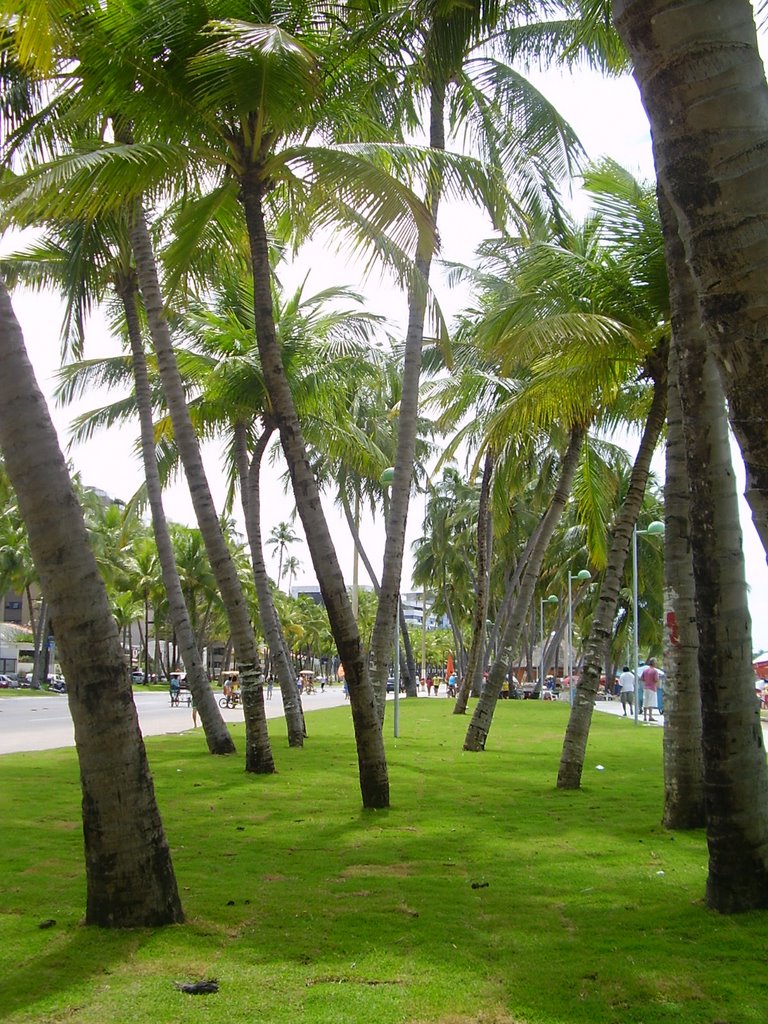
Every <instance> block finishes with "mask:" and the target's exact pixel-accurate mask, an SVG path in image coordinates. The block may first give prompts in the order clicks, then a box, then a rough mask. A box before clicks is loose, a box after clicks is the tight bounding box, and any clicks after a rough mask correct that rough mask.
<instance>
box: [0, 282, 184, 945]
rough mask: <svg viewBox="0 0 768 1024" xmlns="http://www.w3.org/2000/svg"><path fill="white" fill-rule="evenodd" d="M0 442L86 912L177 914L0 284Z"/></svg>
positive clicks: (125, 704)
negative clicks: (57, 699) (55, 694)
mask: <svg viewBox="0 0 768 1024" xmlns="http://www.w3.org/2000/svg"><path fill="white" fill-rule="evenodd" d="M0 363H1V364H2V367H1V370H2V372H0V392H2V395H1V396H0V397H1V399H2V400H1V401H0V449H1V450H2V452H3V455H4V458H5V467H6V470H7V473H8V476H9V478H10V480H11V482H12V484H13V486H14V489H15V491H16V494H17V496H18V500H19V507H20V509H21V512H22V516H23V518H24V521H25V523H26V526H27V530H28V533H29V542H30V548H31V551H32V555H33V557H34V559H35V564H36V565H37V568H38V572H39V573H40V584H41V587H42V590H43V593H44V595H45V597H46V600H47V602H48V604H49V606H50V610H51V617H52V619H53V622H54V624H55V630H56V644H57V647H58V651H59V657H60V660H61V663H62V667H63V668H64V671H65V674H66V676H67V679H68V681H69V691H68V701H69V706H70V710H71V712H72V718H73V720H74V725H75V743H76V748H77V756H78V761H79V765H80V784H81V787H82V791H83V803H82V807H83V834H84V839H85V860H86V883H87V895H86V914H85V919H86V922H87V923H88V924H96V925H100V926H103V927H151V926H155V925H163V924H171V923H177V922H179V921H181V920H182V919H183V912H182V909H181V902H180V900H179V895H178V890H177V886H176V880H175V877H174V872H173V866H172V863H171V857H170V852H169V849H168V844H167V841H166V838H165V834H164V830H163V826H162V822H161V819H160V814H159V811H158V808H157V803H156V801H155V794H154V787H153V784H152V778H151V775H150V773H149V766H148V764H147V758H146V752H145V749H144V744H143V741H142V738H141V733H140V731H139V725H138V719H137V716H136V708H135V706H134V703H133V700H132V696H131V686H130V680H129V677H128V667H127V665H126V662H125V658H124V656H123V651H122V648H121V646H120V638H119V635H118V631H117V627H116V625H115V621H114V619H113V618H112V615H111V613H110V610H109V603H108V598H107V593H106V589H105V587H104V584H103V581H102V580H101V577H100V576H99V573H98V570H97V567H96V562H95V559H94V557H93V553H92V552H91V549H90V546H89V544H88V537H87V534H86V531H85V527H84V524H83V518H82V512H81V510H80V506H79V504H78V502H77V500H76V498H75V495H74V492H73V489H72V483H71V480H70V478H69V474H68V472H67V468H66V465H65V462H64V458H63V456H62V454H61V451H60V449H59V447H58V443H57V440H56V433H55V430H54V428H53V425H52V423H51V421H50V418H49V416H48V411H47V409H46V406H45V401H44V399H43V396H42V394H41V393H40V390H39V388H38V387H37V384H36V381H35V378H34V374H33V372H32V367H31V365H30V363H29V360H28V358H27V356H26V352H25V349H24V342H23V338H22V334H21V330H20V328H19V325H18V322H17V321H16V318H15V316H14V314H13V309H12V307H11V303H10V299H9V296H8V292H7V291H6V289H5V286H4V285H2V284H0Z"/></svg>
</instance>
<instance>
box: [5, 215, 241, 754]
mask: <svg viewBox="0 0 768 1024" xmlns="http://www.w3.org/2000/svg"><path fill="white" fill-rule="evenodd" d="M73 265H74V266H76V267H77V269H78V270H79V271H80V272H81V274H80V276H79V277H78V276H77V274H74V275H73ZM6 267H7V268H8V269H9V270H10V271H11V272H12V273H13V275H14V277H15V278H17V279H20V280H22V281H25V282H26V283H28V284H33V285H35V286H37V287H42V286H46V285H51V284H53V285H55V286H58V287H59V288H61V289H62V290H63V291H64V293H65V298H66V299H67V304H68V318H67V320H66V321H65V324H64V327H63V334H64V337H65V338H70V337H72V335H73V334H74V330H73V328H77V326H78V325H81V324H82V320H83V316H84V314H85V312H86V310H87V309H88V308H89V306H90V304H91V303H92V302H93V301H95V300H97V299H99V298H102V297H103V296H104V295H105V293H107V292H108V291H109V290H113V291H114V293H115V294H116V295H117V297H118V299H119V302H120V305H121V308H122V312H123V315H124V317H125V325H126V332H127V335H128V340H129V344H130V347H131V354H132V360H131V370H132V377H133V384H134V394H135V407H136V410H137V411H138V415H139V424H140V431H141V434H140V436H141V453H142V461H143V466H144V479H145V486H146V491H147V499H148V501H149V505H150V510H151V513H152V527H153V531H154V537H155V544H156V546H157V556H158V559H159V562H160V567H161V572H162V578H163V584H164V586H165V590H166V594H167V596H168V602H169V614H170V617H171V621H172V623H173V628H174V632H175V634H176V637H177V640H178V642H179V645H180V649H181V656H182V660H183V662H184V667H185V669H186V672H187V679H188V682H189V686H190V691H191V693H192V695H193V697H194V699H195V704H196V707H197V709H198V711H199V713H200V721H201V724H202V726H203V732H204V734H205V737H206V741H207V743H208V748H209V750H210V751H211V753H216V754H230V753H233V752H234V749H235V747H234V743H233V741H232V737H231V735H230V733H229V729H228V728H227V725H226V723H225V722H224V719H223V718H222V715H221V712H220V710H219V707H218V705H217V704H216V700H215V698H214V696H213V692H212V690H211V687H210V684H209V681H208V676H207V673H206V672H205V668H204V666H203V664H202V660H201V657H200V651H199V646H198V644H197V643H196V642H195V638H194V634H193V631H192V627H191V623H190V618H189V609H188V608H187V606H186V605H185V602H184V596H183V593H182V590H181V586H180V583H179V578H178V572H177V567H176V562H175V559H174V552H173V546H172V543H171V537H170V533H169V529H168V524H167V521H166V518H165V511H164V508H163V502H162V486H161V481H160V475H159V472H158V467H157V458H156V454H155V439H154V428H153V422H152V408H153V395H152V392H151V389H150V380H149V376H148V371H147V364H146V356H145V351H144V341H143V338H142V326H141V322H140V318H139V310H138V308H137V283H136V277H135V273H134V270H133V267H132V266H131V263H130V257H129V251H128V244H127V239H126V237H125V230H124V225H123V224H122V222H121V221H120V220H107V221H106V222H102V223H96V224H86V223H84V222H82V221H75V222H69V223H67V224H66V225H65V226H63V227H61V228H60V229H59V230H58V231H57V232H56V231H51V232H50V233H49V236H48V238H46V239H44V240H43V241H42V242H40V243H38V244H37V245H36V246H34V247H33V248H32V249H31V250H29V251H27V252H24V253H21V254H19V255H18V257H17V258H15V259H13V258H11V259H9V260H7V261H6ZM78 342H79V339H78ZM75 347H76V349H77V350H79V349H80V344H79V343H78V344H77V345H76V346H75ZM68 379H69V382H70V389H69V391H68V390H67V387H66V385H65V387H64V393H65V394H70V395H71V394H74V393H76V390H77V387H78V378H77V377H76V376H74V375H71V376H70V377H69V378H68ZM88 429H89V428H88V427H87V426H86V428H85V431H84V436H85V437H87V436H88ZM145 601H146V595H145ZM145 644H146V645H147V647H146V657H145V672H146V671H147V668H148V660H149V658H148V650H149V637H148V636H145Z"/></svg>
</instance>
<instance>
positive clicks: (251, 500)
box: [235, 424, 306, 747]
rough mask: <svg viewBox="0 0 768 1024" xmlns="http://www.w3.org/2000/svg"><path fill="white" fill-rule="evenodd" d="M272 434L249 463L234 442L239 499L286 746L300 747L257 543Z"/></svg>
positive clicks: (299, 715)
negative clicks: (263, 463)
mask: <svg viewBox="0 0 768 1024" xmlns="http://www.w3.org/2000/svg"><path fill="white" fill-rule="evenodd" d="M242 432H243V431H241V430H239V429H238V427H237V426H236V427H235V434H236V438H237V436H238V435H240V434H241V433H242ZM273 432H274V427H272V426H271V425H269V424H266V425H265V427H264V430H263V431H262V432H261V434H260V436H259V437H258V438H257V441H256V445H255V447H254V451H253V454H252V456H251V458H250V462H249V460H248V453H247V451H246V447H245V444H244V442H243V440H242V438H240V439H239V440H236V446H237V462H238V472H239V475H240V496H241V500H242V504H243V515H244V516H245V530H246V533H247V535H248V546H249V548H250V550H251V565H252V567H253V582H254V586H255V587H256V596H257V597H258V599H259V617H260V619H261V629H262V632H263V634H264V639H265V640H266V641H267V646H268V648H269V655H270V659H271V669H272V671H273V672H274V673H275V675H276V676H277V679H278V682H279V684H280V692H281V694H282V698H283V711H284V713H285V723H286V727H287V730H288V746H289V747H303V746H304V737H305V736H306V725H305V722H304V712H303V711H302V707H301V696H300V694H299V687H298V685H297V684H296V676H295V674H294V671H293V668H292V667H291V659H290V657H289V656H288V650H287V648H286V646H285V637H284V636H283V631H282V629H281V628H280V620H279V618H278V616H277V609H276V608H275V602H274V601H273V599H272V591H271V589H270V586H269V575H268V573H267V564H266V561H265V559H264V547H263V544H262V542H261V486H260V474H261V461H262V458H263V455H264V452H265V451H266V449H267V445H268V444H269V439H270V437H271V436H272V434H273Z"/></svg>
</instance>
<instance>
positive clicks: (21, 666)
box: [0, 622, 35, 673]
mask: <svg viewBox="0 0 768 1024" xmlns="http://www.w3.org/2000/svg"><path fill="white" fill-rule="evenodd" d="M34 660H35V638H34V637H33V636H32V633H31V631H30V630H28V629H24V628H23V627H22V626H16V625H14V624H13V623H11V622H2V623H0V672H2V673H6V672H31V671H32V664H33V662H34Z"/></svg>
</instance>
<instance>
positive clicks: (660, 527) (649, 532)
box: [632, 519, 664, 725]
mask: <svg viewBox="0 0 768 1024" xmlns="http://www.w3.org/2000/svg"><path fill="white" fill-rule="evenodd" d="M663 533H664V523H661V522H659V520H658V519H654V521H653V522H652V523H649V524H648V529H646V530H638V528H637V524H635V528H634V529H633V530H632V646H633V656H634V659H635V660H634V664H633V672H634V673H635V701H634V705H635V706H634V711H635V725H637V723H638V721H639V718H638V715H637V712H638V706H639V704H640V679H639V676H638V674H637V669H638V664H637V663H638V662H639V661H640V642H639V636H638V629H639V615H638V608H637V538H638V537H645V536H649V537H659V536H661V535H662V534H663Z"/></svg>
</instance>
